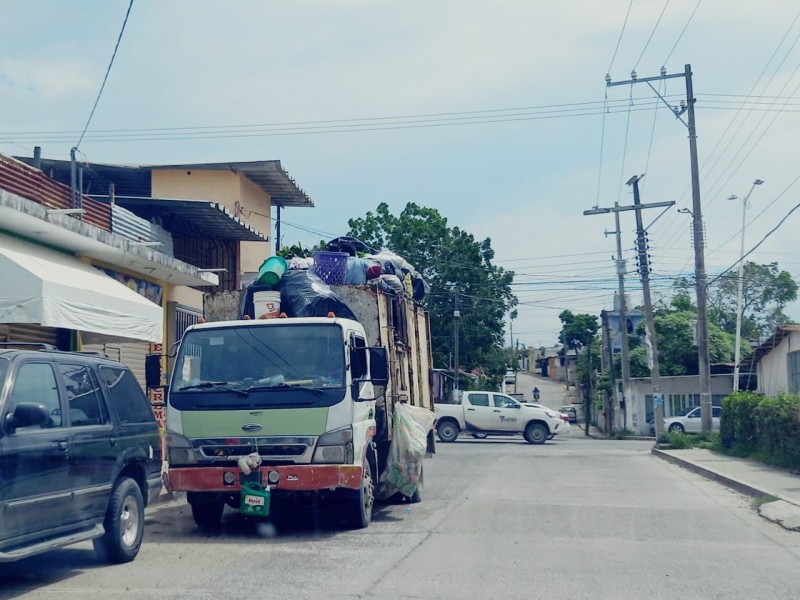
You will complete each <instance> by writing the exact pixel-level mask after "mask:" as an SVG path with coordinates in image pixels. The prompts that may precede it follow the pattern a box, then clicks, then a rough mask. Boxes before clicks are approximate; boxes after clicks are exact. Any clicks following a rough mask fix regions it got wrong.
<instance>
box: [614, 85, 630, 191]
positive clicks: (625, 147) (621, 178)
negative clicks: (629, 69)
mask: <svg viewBox="0 0 800 600" xmlns="http://www.w3.org/2000/svg"><path fill="white" fill-rule="evenodd" d="M630 97H631V98H633V84H631V91H630ZM632 104H633V103H632V102H631V103H630V104H628V118H627V120H626V123H625V141H624V142H623V145H622V167H621V168H620V173H619V190H618V191H617V202H619V201H620V198H621V197H622V182H623V181H625V158H626V155H627V153H628V131H629V130H630V127H631V106H632Z"/></svg>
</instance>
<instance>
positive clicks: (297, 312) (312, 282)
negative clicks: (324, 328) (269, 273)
mask: <svg viewBox="0 0 800 600" xmlns="http://www.w3.org/2000/svg"><path fill="white" fill-rule="evenodd" d="M278 289H279V290H280V292H281V312H285V313H286V316H288V317H327V316H328V313H330V312H332V313H333V314H335V315H336V316H337V317H340V318H343V319H353V320H354V321H357V320H358V319H356V316H355V315H354V314H353V311H351V310H350V307H349V306H347V304H345V303H344V302H343V301H342V300H341V298H339V296H337V295H336V293H335V292H334V291H333V290H332V289H331V286H329V285H328V284H327V283H325V282H324V281H322V279H320V278H319V277H318V276H317V275H316V274H315V273H314V272H313V271H300V270H297V271H286V272H285V273H284V274H283V277H281V282H280V284H279V285H278ZM251 303H252V301H251Z"/></svg>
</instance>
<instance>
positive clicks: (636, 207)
mask: <svg viewBox="0 0 800 600" xmlns="http://www.w3.org/2000/svg"><path fill="white" fill-rule="evenodd" d="M639 179H640V178H639V176H638V175H634V176H633V177H631V179H630V180H628V183H627V185H631V186H633V205H631V206H620V205H619V203H617V202H615V203H614V206H613V207H606V208H599V207H598V208H593V209H590V210H585V211H583V214H584V215H601V214H608V213H614V215H615V221H616V224H617V231H618V232H619V230H620V227H619V213H620V212H623V211H631V210H632V211H635V213H636V233H637V238H636V240H637V243H636V248H637V252H638V256H639V272H640V275H641V277H642V291H643V292H644V303H645V313H646V317H647V331H648V333H649V335H650V339H651V340H652V342H653V346H652V348H653V368H652V369H651V382H652V384H653V408H654V412H655V415H654V418H655V428H656V436H661V435H662V434H663V432H664V399H663V397H662V395H661V381H660V380H661V377H660V372H659V368H658V346H657V344H656V332H655V322H654V319H653V305H652V300H651V295H650V267H649V260H648V255H647V239H646V236H645V230H644V226H643V225H642V211H643V210H645V209H648V208H669V207H670V206H673V205H674V204H675V202H673V201H668V202H651V203H650V204H642V203H641V199H640V198H639ZM618 236H619V234H618ZM621 244H622V243H621V241H620V240H619V237H617V269H618V271H617V273H618V274H619V279H620V284H621V285H620V290H621V297H620V300H621V304H620V308H621V309H624V307H625V296H624V292H625V287H624V283H623V282H622V281H621V280H622V279H623V276H624V272H625V265H624V262H625V261H623V260H622V245H621ZM620 263H622V264H620ZM623 314H624V315H625V319H626V321H622V315H623ZM626 325H627V311H625V310H621V311H620V331H621V332H623V333H622V352H623V355H622V368H623V381H624V380H625V377H626V376H627V377H628V380H630V369H629V362H628V352H627V346H628V344H627V342H628V332H627V327H626ZM624 387H625V384H624V383H623V388H624Z"/></svg>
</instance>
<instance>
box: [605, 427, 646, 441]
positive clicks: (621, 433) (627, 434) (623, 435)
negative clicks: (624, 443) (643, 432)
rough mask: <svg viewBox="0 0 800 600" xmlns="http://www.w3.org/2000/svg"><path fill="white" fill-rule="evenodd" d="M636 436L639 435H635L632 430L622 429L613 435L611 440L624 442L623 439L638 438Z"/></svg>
mask: <svg viewBox="0 0 800 600" xmlns="http://www.w3.org/2000/svg"><path fill="white" fill-rule="evenodd" d="M638 436H639V434H638V433H636V432H635V431H634V430H633V429H622V430H620V431H617V432H616V433H614V435H612V436H611V438H612V439H615V440H624V439H625V438H629V437H638Z"/></svg>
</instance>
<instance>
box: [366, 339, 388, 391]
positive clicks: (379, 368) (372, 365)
mask: <svg viewBox="0 0 800 600" xmlns="http://www.w3.org/2000/svg"><path fill="white" fill-rule="evenodd" d="M367 350H368V352H369V374H370V380H371V381H372V384H373V385H379V386H381V387H384V386H386V384H388V383H389V355H388V353H387V352H386V348H381V347H378V348H368V349H367Z"/></svg>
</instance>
